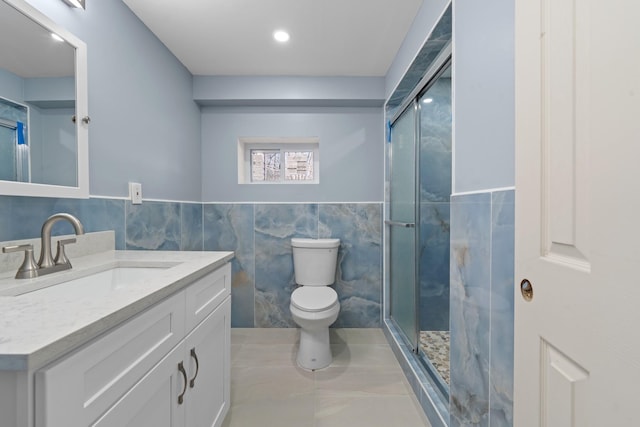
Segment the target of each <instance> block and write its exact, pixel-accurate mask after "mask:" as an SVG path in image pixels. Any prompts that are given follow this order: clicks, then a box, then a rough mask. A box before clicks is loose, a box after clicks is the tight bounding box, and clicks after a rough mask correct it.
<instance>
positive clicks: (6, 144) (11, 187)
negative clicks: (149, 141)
mask: <svg viewBox="0 0 640 427" xmlns="http://www.w3.org/2000/svg"><path fill="white" fill-rule="evenodd" d="M80 70H82V73H80V74H82V75H79V71H80ZM86 113H87V112H86V46H85V45H84V43H83V42H82V41H80V40H78V39H77V38H75V37H74V36H73V35H71V34H70V33H69V32H68V31H66V30H65V29H64V28H61V27H59V26H58V25H57V24H55V23H54V22H52V21H51V20H49V19H48V18H47V17H46V16H44V15H42V14H41V13H40V12H39V11H37V10H36V9H34V8H33V7H32V6H30V5H29V4H28V3H26V2H25V1H24V0H0V194H19V195H34V196H52V197H55V196H58V197H86V196H87V195H88V182H86V181H87V179H86V178H87V176H88V171H87V165H86V163H87V153H86V136H87V129H86V123H83V122H82V121H78V122H79V123H75V120H74V119H75V117H76V116H78V117H85V115H86ZM67 187H68V188H69V189H68V190H67Z"/></svg>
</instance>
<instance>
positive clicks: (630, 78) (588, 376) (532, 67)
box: [514, 0, 640, 427]
mask: <svg viewBox="0 0 640 427" xmlns="http://www.w3.org/2000/svg"><path fill="white" fill-rule="evenodd" d="M639 20H640V3H638V2H632V1H624V0H614V1H611V2H599V1H595V0H536V1H529V0H516V46H515V47H516V68H515V71H516V286H518V285H520V283H521V280H523V279H525V278H526V279H528V280H529V281H530V282H531V283H532V284H533V298H532V299H531V301H530V302H527V301H526V300H525V299H524V298H523V297H522V296H521V293H520V292H516V300H515V377H514V382H515V388H514V425H516V426H518V427H521V426H522V427H528V426H576V427H589V426H595V427H599V426H630V425H636V424H637V423H638V422H637V403H638V398H637V384H638V383H640V344H639V341H638V340H637V337H636V335H637V334H635V333H633V332H632V331H633V326H632V325H636V324H638V322H639V321H640V315H639V314H638V313H640V311H639V310H638V308H637V303H638V300H639V299H640V287H638V286H637V266H638V265H640V251H638V249H637V247H638V241H640V232H639V231H638V230H639V229H640V227H639V225H638V212H640V192H639V191H638V189H637V185H638V182H640V169H639V168H638V167H637V159H638V158H640V144H638V141H640V124H639V123H640V120H639V119H638V118H639V117H640V102H639V101H638V99H637V96H638V94H640V82H639V79H638V76H639V75H640V27H638V25H637V22H638V21H639ZM614 40H615V43H612V41H614ZM630 332H631V333H630Z"/></svg>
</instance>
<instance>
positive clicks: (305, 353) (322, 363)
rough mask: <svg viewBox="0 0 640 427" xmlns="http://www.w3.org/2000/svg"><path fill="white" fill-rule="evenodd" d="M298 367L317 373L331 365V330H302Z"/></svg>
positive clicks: (297, 359)
mask: <svg viewBox="0 0 640 427" xmlns="http://www.w3.org/2000/svg"><path fill="white" fill-rule="evenodd" d="M296 361H297V362H298V366H300V367H301V368H302V369H306V370H309V371H315V370H317V369H322V368H326V367H327V366H329V365H331V362H332V361H333V356H332V355H331V345H330V343H329V328H328V327H326V328H318V329H304V328H301V329H300V346H299V348H298V357H297V358H296Z"/></svg>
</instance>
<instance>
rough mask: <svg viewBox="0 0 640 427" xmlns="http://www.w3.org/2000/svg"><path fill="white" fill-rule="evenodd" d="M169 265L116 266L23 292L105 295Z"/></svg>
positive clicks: (45, 294)
mask: <svg viewBox="0 0 640 427" xmlns="http://www.w3.org/2000/svg"><path fill="white" fill-rule="evenodd" d="M167 268H168V267H114V268H110V269H108V270H105V271H101V272H99V273H94V274H90V275H88V276H84V277H80V278H79V279H73V280H69V281H67V282H62V283H58V284H56V285H52V286H48V287H46V288H42V289H36V290H32V291H26V292H24V293H23V295H24V294H25V293H37V294H38V295H40V296H42V295H44V296H47V295H49V296H54V295H61V294H64V295H73V296H74V297H82V296H93V297H95V296H104V295H108V294H109V293H110V292H113V291H117V290H118V289H123V288H124V287H126V286H127V285H129V284H131V283H133V282H136V281H138V280H143V279H148V278H151V277H153V276H154V275H156V274H158V273H159V272H161V271H162V270H165V269H167Z"/></svg>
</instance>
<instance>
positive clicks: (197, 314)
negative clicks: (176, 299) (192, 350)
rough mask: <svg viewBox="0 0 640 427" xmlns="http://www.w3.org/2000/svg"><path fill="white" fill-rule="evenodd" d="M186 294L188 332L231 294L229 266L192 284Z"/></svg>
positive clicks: (226, 265) (228, 264)
mask: <svg viewBox="0 0 640 427" xmlns="http://www.w3.org/2000/svg"><path fill="white" fill-rule="evenodd" d="M186 294H187V319H186V328H187V329H186V330H187V331H190V330H192V329H193V328H195V327H196V325H198V323H200V322H202V321H203V320H204V319H205V318H206V317H207V316H208V315H209V314H211V313H212V312H213V310H215V308H216V307H217V306H218V305H220V303H222V301H223V300H224V299H225V298H226V297H227V295H230V294H231V264H230V263H227V264H225V265H224V266H222V267H220V268H218V269H217V270H216V271H213V272H211V273H209V274H207V275H206V276H204V277H203V278H201V279H199V280H197V281H196V282H194V283H193V285H191V286H189V287H188V288H187V290H186Z"/></svg>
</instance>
